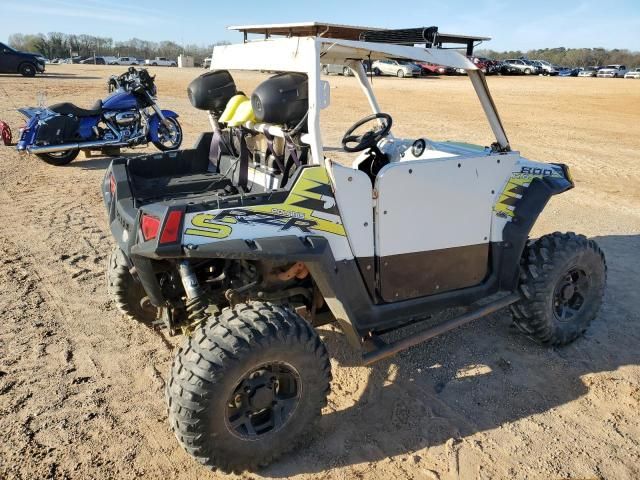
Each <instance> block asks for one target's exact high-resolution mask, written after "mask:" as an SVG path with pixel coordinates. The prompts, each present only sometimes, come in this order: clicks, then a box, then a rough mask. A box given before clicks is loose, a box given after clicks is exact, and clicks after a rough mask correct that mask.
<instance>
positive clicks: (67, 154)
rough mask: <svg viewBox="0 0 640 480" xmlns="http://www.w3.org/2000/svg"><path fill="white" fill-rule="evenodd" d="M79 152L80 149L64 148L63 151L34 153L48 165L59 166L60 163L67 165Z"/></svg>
mask: <svg viewBox="0 0 640 480" xmlns="http://www.w3.org/2000/svg"><path fill="white" fill-rule="evenodd" d="M79 153H80V150H65V151H63V152H55V153H37V154H36V155H37V156H38V158H40V159H41V160H44V161H45V162H46V163H48V164H49V165H55V166H56V167H61V166H62V165H67V164H68V163H71V162H73V160H74V159H75V158H76V157H77V156H78V154H79Z"/></svg>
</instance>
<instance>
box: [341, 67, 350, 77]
mask: <svg viewBox="0 0 640 480" xmlns="http://www.w3.org/2000/svg"><path fill="white" fill-rule="evenodd" d="M342 75H343V76H345V77H350V76H351V69H350V68H349V67H344V68H343V69H342Z"/></svg>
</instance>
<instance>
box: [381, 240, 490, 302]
mask: <svg viewBox="0 0 640 480" xmlns="http://www.w3.org/2000/svg"><path fill="white" fill-rule="evenodd" d="M378 261H379V272H380V292H381V296H382V299H383V300H384V301H385V302H394V301H398V300H406V299H408V298H416V297H424V296H427V295H434V294H436V293H440V292H447V291H449V290H457V289H459V288H465V287H472V286H474V285H477V284H479V283H480V282H482V280H484V278H485V277H486V276H487V273H488V266H489V244H488V243H482V244H479V245H467V246H464V247H453V248H444V249H442V250H431V251H428V252H414V253H401V254H399V255H390V256H387V257H380V258H378Z"/></svg>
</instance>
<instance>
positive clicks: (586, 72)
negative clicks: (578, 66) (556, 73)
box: [578, 66, 602, 77]
mask: <svg viewBox="0 0 640 480" xmlns="http://www.w3.org/2000/svg"><path fill="white" fill-rule="evenodd" d="M601 68H602V67H598V66H592V67H585V68H583V69H582V70H580V71H579V72H578V76H579V77H595V76H596V75H597V74H598V70H600V69H601Z"/></svg>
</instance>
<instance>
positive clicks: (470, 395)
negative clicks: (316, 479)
mask: <svg viewBox="0 0 640 480" xmlns="http://www.w3.org/2000/svg"><path fill="white" fill-rule="evenodd" d="M595 240H596V241H597V242H598V243H599V244H600V246H601V247H602V249H603V250H604V251H605V254H606V256H607V261H608V266H609V281H608V286H607V292H606V296H605V303H604V305H603V308H602V310H601V311H600V314H599V316H598V317H597V318H596V319H595V320H594V322H593V324H592V325H591V328H590V329H589V330H588V332H587V333H586V335H585V337H584V338H580V339H579V340H577V341H576V342H574V343H573V344H571V345H569V346H567V347H564V348H557V349H556V348H545V347H542V346H539V345H537V344H535V343H533V342H531V341H530V340H528V339H527V338H525V337H524V336H523V335H521V334H520V333H519V332H518V331H516V330H515V329H514V328H513V327H510V321H511V319H510V316H509V313H508V312H501V313H498V314H495V315H493V316H491V317H489V318H488V319H485V320H479V321H478V322H477V323H475V324H471V325H468V326H467V327H464V328H461V329H459V330H457V331H453V332H450V333H449V334H447V335H444V336H442V337H440V338H436V339H434V340H432V341H430V342H427V343H425V344H423V345H421V346H418V347H414V348H412V349H410V350H409V351H407V352H404V353H402V354H400V355H398V356H396V357H395V358H392V359H390V360H386V361H383V362H380V363H378V364H376V365H374V366H373V367H372V368H371V370H370V372H369V378H368V382H367V385H366V387H365V388H364V391H363V393H362V395H361V396H360V399H359V400H357V401H356V402H355V404H353V405H352V406H346V407H344V408H342V409H339V408H337V409H336V410H337V411H335V412H334V413H330V414H327V415H324V416H323V417H322V419H321V421H320V425H319V431H318V432H317V434H316V435H315V437H314V440H312V442H311V444H310V445H308V446H307V447H306V448H303V449H299V450H297V451H295V452H293V453H291V454H289V456H287V457H285V458H284V459H283V460H280V461H279V462H276V463H275V464H274V465H272V466H270V467H268V468H267V469H265V470H264V471H262V472H260V473H261V474H263V475H266V476H271V477H279V478H286V477H289V476H292V475H295V474H300V473H319V472H323V471H327V470H331V469H333V468H337V467H343V466H347V465H354V464H359V463H363V462H364V463H366V462H375V461H378V460H382V459H385V458H387V457H392V456H395V455H401V454H408V453H412V452H415V451H417V450H421V449H424V448H427V447H432V446H436V445H441V444H443V443H445V442H447V440H449V439H450V438H454V439H461V438H464V437H467V436H470V435H473V434H474V433H476V432H481V431H485V430H490V429H494V428H497V427H500V426H501V425H504V424H508V423H511V422H515V421H517V420H519V419H523V418H526V417H529V416H531V415H535V414H538V413H542V412H546V411H548V410H549V409H552V408H555V407H558V406H560V405H563V404H565V403H568V402H571V401H573V400H576V399H578V398H579V397H581V396H583V395H585V394H587V392H588V391H589V388H588V387H587V386H586V385H585V383H583V381H582V380H581V376H583V375H585V374H590V373H597V372H607V371H613V370H616V369H617V368H619V367H621V366H624V365H638V364H640V351H639V350H638V348H637V346H638V343H639V341H640V322H639V321H638V320H639V317H640V316H639V314H638V313H637V312H636V310H635V308H634V307H635V306H634V305H633V304H632V303H631V302H633V298H635V288H636V287H635V286H636V285H637V272H638V271H640V259H639V258H638V256H637V255H636V254H635V253H634V252H638V251H640V236H637V235H633V236H603V237H598V238H596V239H595ZM323 338H324V340H325V342H326V343H327V346H328V348H329V350H330V353H331V355H332V356H333V357H334V358H335V359H337V361H338V363H339V364H340V366H341V367H342V368H341V370H348V369H349V368H350V367H352V366H355V365H357V364H358V362H359V358H358V355H357V353H356V352H354V351H353V350H352V349H351V348H350V347H349V345H348V344H347V343H346V341H345V340H344V337H343V336H342V335H341V334H339V333H337V332H333V331H331V330H327V331H324V332H323ZM335 370H336V369H335V368H334V375H336V373H337V374H338V375H345V372H335ZM465 372H466V374H465ZM346 375H347V376H348V375H349V374H348V372H346ZM343 380H345V378H342V377H341V378H339V379H337V381H334V382H333V385H332V387H333V388H334V389H336V388H343V389H344V388H345V387H344V386H342V387H341V385H340V384H344V383H345V382H344V381H343ZM347 390H349V386H348V385H347ZM345 393H346V395H351V396H353V390H351V391H346V392H345ZM340 395H341V392H340V391H339V390H338V391H335V390H334V392H333V394H332V398H331V400H330V401H332V403H334V405H340V401H341V400H342V399H341V398H340ZM319 449H320V450H322V451H323V454H322V455H321V456H318V455H314V454H313V452H314V451H317V450H319ZM329 459H330V460H329Z"/></svg>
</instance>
